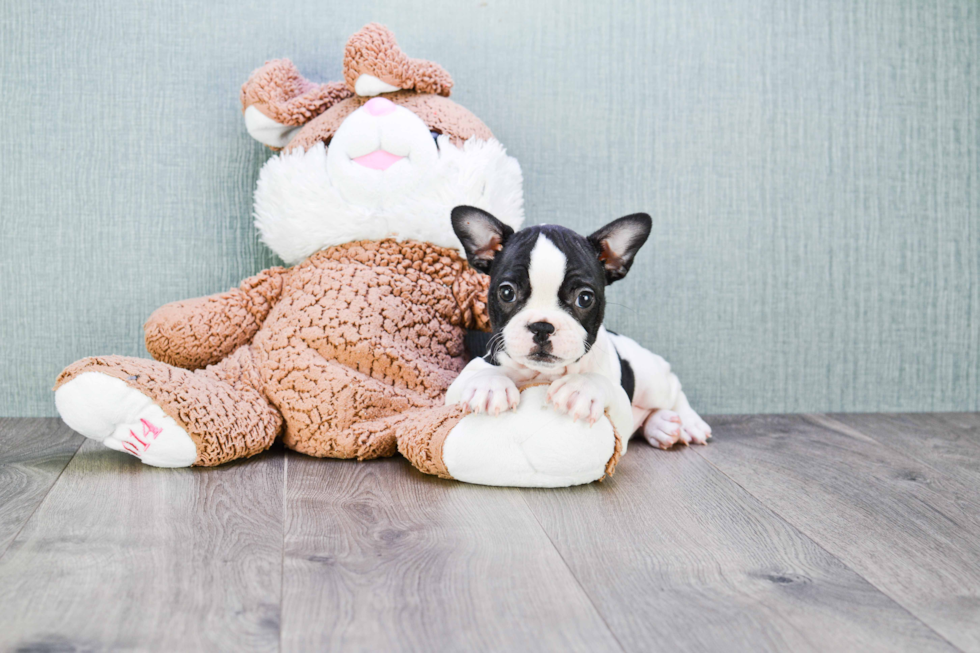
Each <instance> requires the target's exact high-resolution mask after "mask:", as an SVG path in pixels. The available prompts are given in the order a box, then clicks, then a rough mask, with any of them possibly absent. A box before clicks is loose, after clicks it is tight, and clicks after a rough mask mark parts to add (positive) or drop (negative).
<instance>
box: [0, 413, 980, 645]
mask: <svg viewBox="0 0 980 653" xmlns="http://www.w3.org/2000/svg"><path fill="white" fill-rule="evenodd" d="M709 422H711V424H712V425H713V427H714V430H715V434H716V437H715V440H714V442H713V443H712V444H710V445H709V446H708V447H699V448H692V449H683V448H682V449H679V450H676V451H670V452H662V451H658V450H654V449H652V448H650V447H648V446H646V445H645V444H644V443H642V442H638V441H634V443H633V446H632V447H631V448H630V451H629V453H628V454H627V455H626V457H625V458H624V459H623V461H622V463H621V464H620V468H619V471H618V472H617V473H616V475H615V476H614V477H613V478H612V479H610V480H607V481H606V482H604V483H601V484H593V485H590V486H585V487H578V488H570V489H563V490H515V489H498V488H486V487H479V486H472V485H464V484H461V483H454V482H448V481H442V480H439V479H436V478H433V477H428V476H423V475H422V474H420V473H418V472H416V471H415V470H414V469H412V468H411V467H410V466H409V465H408V463H407V462H405V461H404V460H402V459H398V458H396V459H391V460H383V461H375V462H370V463H360V464H358V463H352V462H346V461H331V460H317V459H312V458H307V457H304V456H300V455H296V454H293V453H291V452H286V451H284V450H282V449H275V450H273V451H271V452H268V453H266V454H263V455H261V456H258V457H256V458H254V459H251V460H248V461H244V462H241V463H237V464H231V465H226V466H224V467H220V468H217V469H187V470H162V469H153V468H150V467H144V466H143V465H141V464H140V463H139V461H137V460H136V459H135V458H131V457H129V456H126V455H123V454H119V453H116V452H113V451H109V450H107V449H103V448H102V447H100V446H99V445H96V444H94V443H92V442H88V441H83V439H82V438H81V437H80V436H77V435H75V434H74V433H72V432H71V431H69V430H68V429H67V427H65V426H64V425H63V424H62V423H61V422H60V421H58V420H53V419H51V420H44V419H4V420H0V650H4V651H6V650H14V651H18V650H24V651H74V650H78V651H89V650H157V651H194V650H206V651H217V650H230V651H251V650H256V651H272V650H277V649H279V650H288V651H325V650H361V651H387V650H415V651H428V650H452V651H479V650H496V651H541V650H554V651H659V650H663V651H668V650H677V649H680V650H717V651H739V650H742V651H762V650H778V651H806V650H821V651H846V650H853V651H858V650H860V651H869V650H883V651H896V650H909V651H932V650H957V649H960V650H965V651H980V415H977V414H943V415H925V414H920V415H833V416H827V415H811V416H749V417H717V418H713V419H709Z"/></svg>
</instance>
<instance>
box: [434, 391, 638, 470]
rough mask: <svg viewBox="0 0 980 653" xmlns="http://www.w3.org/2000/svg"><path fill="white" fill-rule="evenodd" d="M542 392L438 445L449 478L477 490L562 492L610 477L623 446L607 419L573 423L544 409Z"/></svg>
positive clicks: (464, 426) (459, 429)
mask: <svg viewBox="0 0 980 653" xmlns="http://www.w3.org/2000/svg"><path fill="white" fill-rule="evenodd" d="M547 392H548V386H546V385H539V386H534V387H530V388H527V389H525V390H523V391H522V392H521V403H520V405H519V406H518V407H517V410H515V411H509V412H506V413H502V414H500V415H498V416H493V415H482V414H481V415H477V414H470V415H467V416H466V417H464V418H463V419H462V420H460V421H459V423H458V424H456V426H455V427H453V429H452V430H451V431H450V432H449V434H448V435H447V436H446V439H445V441H444V443H443V445H442V461H443V464H444V465H445V469H446V470H447V471H448V473H449V475H450V476H451V477H452V478H454V479H456V480H459V481H465V482H467V483H477V484H480V485H500V486H511V487H564V486H569V485H581V484H584V483H591V482H593V481H597V480H599V479H601V478H603V477H605V476H606V475H607V474H608V473H611V472H612V470H613V467H614V466H615V463H616V461H617V460H618V459H619V455H620V454H621V453H622V448H624V446H625V442H624V440H623V439H620V438H618V437H617V435H616V431H615V429H614V428H613V425H612V423H611V422H610V421H609V419H608V417H607V416H603V417H601V418H599V420H598V421H597V422H596V423H595V424H594V425H589V423H588V422H586V421H583V420H578V421H572V419H571V418H570V417H568V416H567V415H561V414H559V413H557V412H555V411H554V410H553V409H552V408H551V407H550V406H549V405H548V403H547V402H546V400H545V395H546V394H547Z"/></svg>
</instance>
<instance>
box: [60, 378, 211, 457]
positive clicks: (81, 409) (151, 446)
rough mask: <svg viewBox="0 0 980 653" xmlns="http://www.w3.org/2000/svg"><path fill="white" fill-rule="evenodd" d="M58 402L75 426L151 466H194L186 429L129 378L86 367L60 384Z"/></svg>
mask: <svg viewBox="0 0 980 653" xmlns="http://www.w3.org/2000/svg"><path fill="white" fill-rule="evenodd" d="M54 400H55V405H56V406H57V407H58V412H59V413H60V414H61V418H62V419H63V420H65V423H66V424H68V426H70V427H71V428H72V429H74V430H75V431H78V432H79V433H81V434H82V435H84V436H85V437H87V438H91V439H92V440H96V441H97V442H101V443H102V444H104V445H105V446H107V447H109V448H110V449H115V450H116V451H125V452H128V453H131V454H133V455H134V456H136V457H137V458H139V459H140V460H142V461H143V462H144V463H145V464H147V465H152V466H153V467H190V466H191V465H193V464H194V461H195V460H197V447H196V446H195V445H194V441H193V440H192V439H191V437H190V436H189V435H187V431H185V430H184V429H182V428H181V427H180V425H178V424H177V422H175V421H174V420H173V419H172V418H171V417H170V416H168V415H167V414H166V413H164V412H163V410H162V409H161V408H160V407H159V406H157V405H156V404H155V403H153V400H152V399H150V398H149V397H147V396H146V395H144V394H143V393H142V392H140V391H139V390H136V389H134V388H131V387H129V386H128V385H126V382H125V381H123V380H121V379H117V378H115V377H113V376H109V375H107V374H101V373H99V372H84V373H82V374H79V375H78V376H76V377H75V378H73V379H72V380H71V381H69V382H68V383H66V384H64V385H63V386H61V387H60V388H58V390H57V392H56V393H55V398H54Z"/></svg>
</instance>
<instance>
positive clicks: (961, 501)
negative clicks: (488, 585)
mask: <svg viewBox="0 0 980 653" xmlns="http://www.w3.org/2000/svg"><path fill="white" fill-rule="evenodd" d="M821 421H823V422H826V420H824V419H823V418H820V417H807V416H779V415H771V416H751V417H730V418H716V419H715V420H714V421H713V422H712V426H713V427H714V430H715V433H716V434H717V436H718V437H717V438H716V442H715V443H714V444H713V445H712V446H710V447H707V448H705V449H702V450H699V452H698V453H700V455H701V456H703V457H704V458H705V459H707V460H709V461H711V463H712V464H713V465H715V466H716V467H717V468H718V469H720V470H721V471H723V472H724V473H725V474H726V475H728V476H729V477H731V478H732V479H733V480H735V482H737V483H738V484H739V485H741V486H742V487H744V488H745V489H746V490H748V491H749V492H751V493H752V494H753V495H755V496H756V497H758V498H759V499H760V500H761V501H762V502H763V503H765V504H766V505H767V506H769V507H770V508H772V509H773V510H774V511H775V512H776V513H778V514H779V515H781V516H782V517H783V518H785V519H786V520H787V521H789V522H790V523H791V524H793V525H794V526H796V527H797V528H798V529H799V530H800V531H802V532H804V533H805V534H807V535H808V536H809V537H811V538H812V539H813V540H814V541H816V542H817V543H818V544H820V545H821V546H822V547H824V548H825V549H827V550H828V551H830V552H831V553H833V554H834V555H835V556H837V557H838V558H840V559H841V560H842V561H843V562H844V563H845V564H847V565H848V566H850V567H851V568H852V569H854V570H855V571H857V572H858V573H859V574H861V575H862V576H864V577H865V578H867V579H868V580H869V581H871V582H872V583H873V584H874V585H875V586H877V587H878V588H879V589H881V590H882V591H883V592H885V593H886V594H888V595H889V596H890V597H891V598H893V599H894V600H895V601H897V602H898V603H900V604H901V605H903V606H904V607H905V608H906V609H908V610H909V611H910V612H911V613H912V614H914V615H915V616H917V617H918V618H920V619H921V620H922V621H924V622H925V623H926V624H928V625H929V626H930V627H931V628H933V629H934V630H935V631H937V632H938V633H940V634H941V635H942V636H943V637H945V638H946V639H947V640H949V641H950V642H952V643H953V644H955V645H956V646H959V647H960V648H962V649H964V650H969V651H980V521H978V520H980V503H978V502H977V501H976V493H975V491H974V488H971V487H967V486H966V485H964V484H963V483H962V482H960V481H958V480H956V479H954V478H952V477H950V476H949V475H946V474H944V473H942V472H939V471H937V470H936V469H934V468H932V467H930V466H928V465H926V464H924V463H922V462H921V461H919V460H918V459H917V456H915V455H903V454H901V453H898V452H896V451H895V450H894V449H891V448H889V447H886V446H882V445H881V444H880V443H879V442H878V441H877V440H875V439H874V438H871V437H869V436H867V435H866V434H863V433H861V432H859V431H856V430H855V429H840V428H829V427H828V426H827V424H826V423H821Z"/></svg>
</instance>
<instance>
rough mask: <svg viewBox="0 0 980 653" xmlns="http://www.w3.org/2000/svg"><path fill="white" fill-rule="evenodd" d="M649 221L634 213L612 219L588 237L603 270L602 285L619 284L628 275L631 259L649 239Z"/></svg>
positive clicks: (640, 214) (646, 216)
mask: <svg viewBox="0 0 980 653" xmlns="http://www.w3.org/2000/svg"><path fill="white" fill-rule="evenodd" d="M652 228H653V220H651V219H650V216H649V215H647V214H646V213H634V214H633V215H627V216H625V217H622V218H619V219H618V220H613V221H612V222H610V223H609V224H607V225H606V226H605V227H603V228H602V229H599V230H598V231H596V232H595V233H594V234H592V235H591V236H589V242H590V243H592V247H594V248H595V251H596V254H597V255H598V256H599V260H600V261H602V265H603V267H605V268H606V284H610V283H612V282H613V281H619V280H620V279H622V278H623V277H625V276H626V273H627V272H629V269H630V266H631V265H633V257H634V256H636V253H637V252H638V251H639V250H640V248H641V247H643V243H645V242H646V241H647V238H648V237H649V236H650V230H651V229H652Z"/></svg>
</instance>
